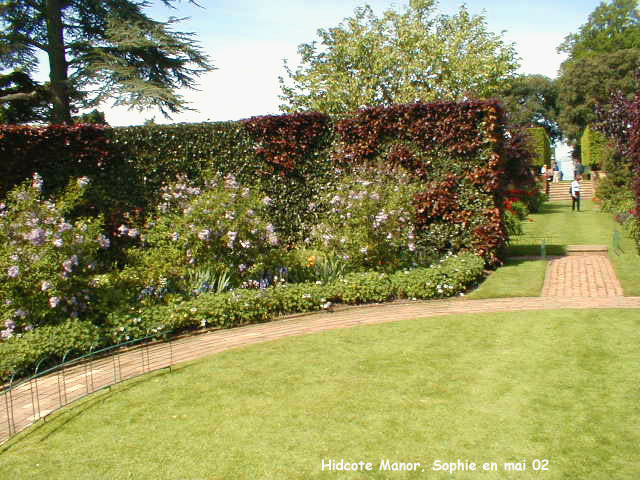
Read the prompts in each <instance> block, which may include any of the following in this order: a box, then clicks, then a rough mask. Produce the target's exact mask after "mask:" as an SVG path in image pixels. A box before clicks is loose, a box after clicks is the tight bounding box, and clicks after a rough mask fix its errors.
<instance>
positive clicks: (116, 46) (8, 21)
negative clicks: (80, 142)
mask: <svg viewBox="0 0 640 480" xmlns="http://www.w3.org/2000/svg"><path fill="white" fill-rule="evenodd" d="M162 3H164V4H165V5H167V6H169V7H172V6H173V4H174V3H175V0H162ZM191 3H195V2H194V1H191ZM148 6H150V3H149V2H147V1H140V0H137V1H136V0H8V1H4V2H3V3H2V4H1V5H0V28H1V30H0V73H3V72H4V75H0V80H1V79H2V78H4V79H5V81H4V85H5V88H4V89H3V88H2V84H3V82H1V81H0V103H2V104H5V105H7V104H8V105H10V107H9V108H13V109H14V110H15V104H16V102H31V104H32V105H33V104H39V105H48V106H50V115H49V120H50V121H51V122H54V123H71V111H72V107H90V106H96V105H98V104H100V103H101V102H103V101H105V100H113V101H114V103H115V104H116V105H130V106H133V107H137V108H139V109H145V108H152V107H157V108H159V109H160V111H161V112H162V113H163V114H165V115H167V116H168V115H169V114H170V113H178V112H180V111H182V110H184V109H187V105H186V102H185V101H184V99H183V98H182V96H181V95H180V94H179V93H177V90H178V89H179V88H195V86H196V79H197V77H198V76H199V75H200V74H202V73H204V72H207V71H210V70H212V69H213V68H214V67H213V66H212V65H211V64H210V63H209V59H208V57H207V55H206V54H204V53H203V52H202V50H201V48H200V46H199V44H198V42H197V41H196V40H194V38H193V34H191V33H185V32H178V31H173V30H172V27H173V25H174V24H175V23H176V22H178V21H179V19H177V18H174V17H172V18H170V19H169V20H168V21H167V22H160V21H155V20H153V19H151V18H149V17H148V16H147V15H146V14H145V12H144V8H145V7H148ZM39 52H44V54H45V55H46V56H47V57H48V63H49V82H48V83H46V84H44V85H38V84H37V83H36V82H34V81H33V80H27V79H31V77H32V74H33V72H34V71H35V70H36V68H37V66H38V63H39V56H38V53H39ZM16 73H19V75H18V76H15V74H16ZM18 80H20V82H19V83H18ZM30 84H31V85H33V88H29V85H30Z"/></svg>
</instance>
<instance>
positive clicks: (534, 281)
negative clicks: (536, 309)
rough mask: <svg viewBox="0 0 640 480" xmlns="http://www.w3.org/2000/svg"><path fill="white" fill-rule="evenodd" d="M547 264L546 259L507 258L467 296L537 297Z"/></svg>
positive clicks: (475, 297)
mask: <svg viewBox="0 0 640 480" xmlns="http://www.w3.org/2000/svg"><path fill="white" fill-rule="evenodd" d="M547 264H548V261H546V260H518V259H507V261H506V262H505V264H504V265H503V266H502V267H500V268H498V269H497V270H496V271H495V272H492V273H491V274H490V275H489V276H488V277H487V279H486V280H485V281H484V282H482V283H481V284H480V286H479V287H478V288H476V289H475V290H473V291H472V292H470V293H469V294H468V295H467V298H474V299H479V298H505V297H539V296H540V294H541V293H542V286H543V284H544V275H545V272H546V270H547Z"/></svg>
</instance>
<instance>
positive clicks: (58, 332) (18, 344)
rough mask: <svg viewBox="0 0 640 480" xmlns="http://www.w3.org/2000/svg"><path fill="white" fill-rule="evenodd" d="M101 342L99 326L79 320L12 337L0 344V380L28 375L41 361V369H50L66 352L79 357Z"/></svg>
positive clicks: (46, 326) (66, 321)
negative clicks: (48, 367) (13, 375)
mask: <svg viewBox="0 0 640 480" xmlns="http://www.w3.org/2000/svg"><path fill="white" fill-rule="evenodd" d="M102 341H103V340H102V338H101V330H100V328H99V327H97V326H95V325H93V324H92V323H91V322H86V321H80V320H65V321H64V322H62V323H60V324H58V325H45V326H43V327H40V328H38V329H36V330H32V331H29V332H25V333H23V334H19V336H18V335H16V336H13V337H12V338H10V339H9V340H7V341H5V342H2V343H0V379H1V380H4V381H6V380H8V379H9V378H10V377H11V375H12V374H13V373H15V374H16V378H20V377H21V376H27V375H31V374H33V373H34V368H35V366H36V364H37V363H38V362H39V361H41V360H44V361H43V363H42V365H41V367H43V368H44V367H46V366H51V365H54V364H56V363H59V362H60V361H61V360H62V359H63V357H64V356H65V354H67V352H69V353H71V352H73V353H75V356H79V355H80V354H83V353H86V352H89V351H90V350H91V348H92V347H93V348H94V350H95V349H96V348H97V347H99V346H100V345H101V343H102ZM69 358H73V356H71V357H69V356H68V357H67V360H68V359H69ZM43 368H41V369H40V371H42V370H43Z"/></svg>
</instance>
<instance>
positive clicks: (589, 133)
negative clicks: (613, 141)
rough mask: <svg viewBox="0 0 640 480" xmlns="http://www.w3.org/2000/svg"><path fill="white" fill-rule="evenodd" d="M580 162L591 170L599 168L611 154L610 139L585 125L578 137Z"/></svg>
mask: <svg viewBox="0 0 640 480" xmlns="http://www.w3.org/2000/svg"><path fill="white" fill-rule="evenodd" d="M580 146H581V149H580V151H581V155H582V163H583V164H584V165H588V166H589V167H591V169H592V170H600V169H601V168H603V167H604V166H605V164H606V163H607V160H608V159H609V158H610V157H611V155H612V154H613V148H612V146H611V145H610V140H609V139H608V138H607V137H606V135H604V134H603V133H601V132H599V131H597V130H594V129H593V127H592V126H591V125H587V128H585V129H584V132H583V133H582V137H581V138H580Z"/></svg>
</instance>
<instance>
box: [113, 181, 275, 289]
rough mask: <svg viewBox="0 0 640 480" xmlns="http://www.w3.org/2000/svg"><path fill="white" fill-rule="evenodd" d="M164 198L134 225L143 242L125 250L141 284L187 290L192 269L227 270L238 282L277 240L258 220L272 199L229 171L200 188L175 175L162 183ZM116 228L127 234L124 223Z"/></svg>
mask: <svg viewBox="0 0 640 480" xmlns="http://www.w3.org/2000/svg"><path fill="white" fill-rule="evenodd" d="M163 200H164V201H163V203H161V204H160V205H159V206H158V207H157V209H156V210H155V211H154V212H152V214H151V215H150V216H149V217H148V219H147V222H146V224H145V226H144V228H142V230H141V232H138V231H137V230H136V231H135V234H134V236H136V237H137V236H138V235H140V236H141V238H142V240H143V245H142V246H140V247H136V248H134V249H132V250H131V251H130V259H131V265H132V266H130V267H128V269H129V270H133V272H130V273H129V276H137V277H138V278H139V279H140V281H141V283H142V284H143V286H144V288H146V289H154V291H155V289H157V287H158V286H159V285H161V284H166V285H167V286H168V287H167V288H169V289H172V288H173V289H174V290H175V291H178V292H182V293H186V294H192V293H193V291H192V290H193V289H192V286H191V285H190V281H189V276H191V278H193V274H194V271H195V269H199V270H203V269H205V270H209V273H210V275H221V274H222V272H229V277H230V280H231V282H232V283H234V284H235V285H238V284H239V283H240V281H241V280H242V279H243V278H246V277H247V276H248V275H249V274H250V273H251V272H252V268H253V267H254V266H255V265H256V264H260V263H261V262H262V263H264V262H266V261H267V257H268V254H269V252H271V251H273V250H275V249H277V248H278V245H279V243H280V241H279V239H278V236H277V235H276V232H275V228H274V226H273V225H272V224H270V223H268V222H267V221H265V220H263V218H265V216H266V214H265V213H264V209H265V207H266V206H268V205H269V204H270V203H271V199H269V198H268V197H265V196H264V195H261V194H260V193H259V192H257V191H255V190H251V189H249V188H246V187H242V186H241V185H240V184H239V183H238V182H237V181H236V180H235V178H234V177H233V176H230V175H228V176H226V177H225V178H221V177H214V178H212V179H210V180H207V181H206V182H205V185H204V187H202V188H199V187H195V186H192V185H190V184H189V183H188V182H187V180H186V179H180V180H179V181H178V182H177V183H175V184H173V185H171V186H168V187H166V188H164V189H163ZM119 231H120V233H121V235H128V236H131V235H132V228H130V227H129V226H128V225H122V226H121V227H120V228H119ZM200 287H202V285H199V286H198V287H197V288H200Z"/></svg>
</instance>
